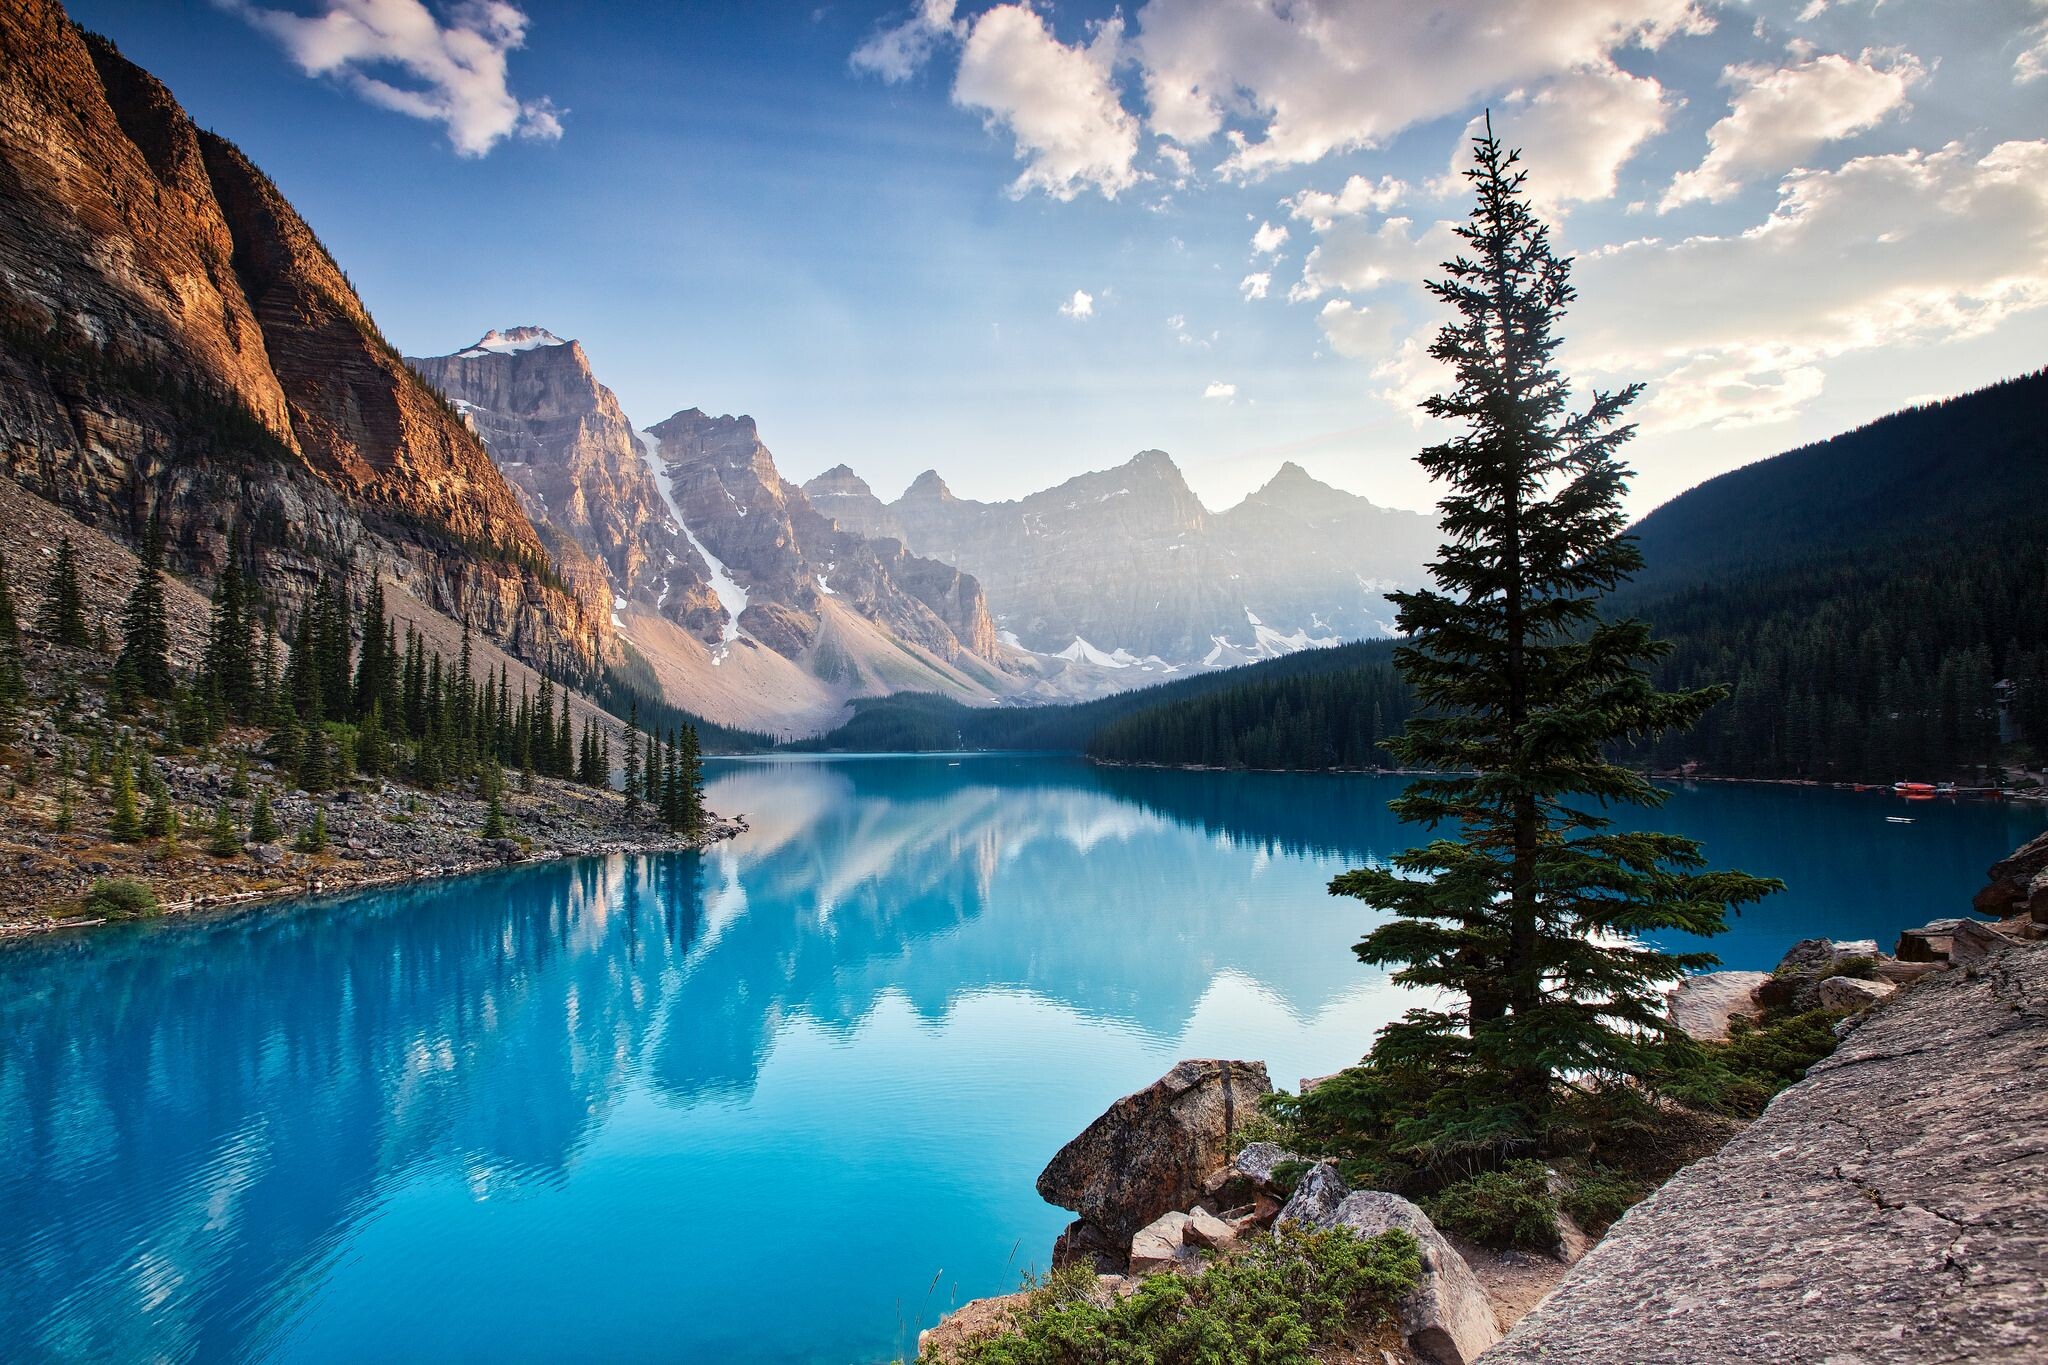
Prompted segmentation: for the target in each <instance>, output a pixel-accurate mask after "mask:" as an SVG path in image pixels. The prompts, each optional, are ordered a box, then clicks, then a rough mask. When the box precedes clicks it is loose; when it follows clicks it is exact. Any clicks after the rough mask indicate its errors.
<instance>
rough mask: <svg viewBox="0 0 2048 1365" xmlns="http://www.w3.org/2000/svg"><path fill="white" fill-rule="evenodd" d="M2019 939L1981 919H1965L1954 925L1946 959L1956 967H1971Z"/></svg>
mask: <svg viewBox="0 0 2048 1365" xmlns="http://www.w3.org/2000/svg"><path fill="white" fill-rule="evenodd" d="M2018 941H2019V940H2017V939H2013V938H2008V937H2006V936H2005V935H2004V934H2002V933H2000V932H1999V931H1998V930H1996V929H1994V928H1992V927H1991V926H1990V925H1988V924H1985V923H1983V922H1982V921H1981V920H1974V919H1966V920H1963V921H1961V922H1959V923H1958V924H1957V925H1956V927H1955V933H1954V934H1953V935H1952V936H1951V937H1950V940H1949V950H1948V960H1949V961H1950V962H1952V963H1954V964H1955V965H1956V966H1958V967H1973V966H1975V965H1977V964H1978V963H1980V962H1982V961H1983V960H1984V959H1985V958H1987V957H1989V956H1991V955H1992V954H1993V953H1995V952H1997V951H1998V950H1999V949H2001V948H2010V947H2011V946H2012V945H2013V944H2015V943H2017V942H2018Z"/></svg>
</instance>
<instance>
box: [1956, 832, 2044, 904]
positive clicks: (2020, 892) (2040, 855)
mask: <svg viewBox="0 0 2048 1365" xmlns="http://www.w3.org/2000/svg"><path fill="white" fill-rule="evenodd" d="M1974 904H1975V905H1976V907H1977V910H1978V911H1979V912H1980V913H1982V914H1986V915H1998V916H2001V917H2003V916H2009V915H2022V914H2023V915H2030V916H2031V917H2032V918H2033V921H2034V923H2036V924H2048V834H2043V835H2041V836H2040V837H2038V838H2036V839H2033V840H2031V841H2030V842H2028V843H2025V844H2022V845H2021V846H2020V847H2019V848H2017V849H2015V850H2013V853H2012V856H2011V857H2009V858H2001V859H2000V860H1999V861H1997V862H1995V863H1993V864H1992V865H1991V881H1990V884H1989V885H1987V886H1986V887H1985V888H1984V889H1983V890H1982V891H1979V892H1978V893H1977V899H1976V901H1975V902H1974Z"/></svg>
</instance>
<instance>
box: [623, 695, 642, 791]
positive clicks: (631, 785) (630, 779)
mask: <svg viewBox="0 0 2048 1365" xmlns="http://www.w3.org/2000/svg"><path fill="white" fill-rule="evenodd" d="M625 750H626V809H627V810H628V811H636V810H638V809H640V702H639V699H638V698H635V699H634V700H633V702H632V703H631V704H630V705H629V706H628V708H627V710H626V740H625Z"/></svg>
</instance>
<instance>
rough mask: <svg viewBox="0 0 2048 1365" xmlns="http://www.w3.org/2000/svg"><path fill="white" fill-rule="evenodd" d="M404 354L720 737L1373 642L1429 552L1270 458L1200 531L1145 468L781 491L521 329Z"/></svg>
mask: <svg viewBox="0 0 2048 1365" xmlns="http://www.w3.org/2000/svg"><path fill="white" fill-rule="evenodd" d="M408 363H409V364H410V365H411V366H412V368H413V369H414V370H416V371H417V372H418V373H419V374H421V375H423V376H424V377H425V378H426V379H427V380H428V381H429V382H431V383H432V384H433V385H435V387H436V388H438V389H439V390H440V392H441V393H442V394H444V395H445V396H446V397H447V399H448V400H449V401H450V403H451V404H453V406H454V408H455V409H456V410H457V411H458V412H460V413H461V414H462V415H463V418H464V420H465V421H466V422H467V423H468V424H469V425H470V427H471V429H472V430H473V431H475V432H476V434H477V435H478V437H479V438H480V439H481V440H482V441H483V443H484V445H485V447H486V448H487V449H488V450H489V451H490V453H491V456H492V458H493V459H494V460H495V461H496V462H497V464H498V466H499V468H500V470H501V471H502V472H503V473H504V475H505V477H506V478H507V480H508V481H509V482H510V483H511V485H512V487H513V488H514V489H516V490H517V492H518V494H519V497H520V499H521V502H522V506H523V509H524V511H525V512H526V514H527V515H528V516H529V517H530V518H531V519H532V521H533V523H534V524H535V526H536V527H538V528H539V531H540V533H541V535H542V537H543V538H544V539H545V540H546V541H547V542H548V543H549V544H550V545H551V546H555V545H567V546H570V547H573V548H574V549H575V550H578V551H580V552H582V553H583V554H584V555H586V556H587V557H588V559H589V560H590V561H591V562H593V563H595V564H598V565H601V566H602V567H603V571H604V573H605V575H606V577H607V582H608V585H609V586H608V589H607V590H608V591H609V592H610V594H611V596H612V601H613V624H614V626H615V627H616V628H617V630H618V631H619V632H620V635H621V637H622V640H623V641H624V643H625V645H626V647H627V648H628V649H630V650H631V651H632V652H633V653H635V654H637V655H638V656H640V657H641V658H643V659H645V660H646V661H647V663H648V664H649V665H650V667H651V668H652V669H653V671H654V673H655V675H656V676H657V677H658V678H659V679H660V681H661V684H662V688H663V691H664V692H665V693H666V694H667V695H668V697H669V698H670V699H671V700H672V701H674V702H676V703H677V704H679V705H682V706H685V707H687V708H688V709H690V710H692V711H694V712H696V713H698V714H700V715H705V716H708V717H710V718H712V719H715V720H718V721H721V722H723V723H727V724H733V725H752V726H756V727H766V728H772V729H775V730H778V731H785V732H800V731H803V730H806V729H816V728H818V727H820V726H822V725H824V724H825V723H826V722H828V721H832V720H836V719H838V718H840V717H842V716H843V715H844V714H845V710H844V708H845V705H846V703H847V702H848V701H850V700H851V699H853V698H856V697H865V696H880V695H886V694H888V693H892V692H906V691H907V692H930V693H936V694H938V695H941V696H945V697H950V698H953V699H955V700H958V701H962V702H966V703H968V704H970V705H981V704H988V703H990V702H995V701H1033V700H1040V701H1043V700H1068V699H1075V698H1086V697H1091V696H1098V695H1102V694H1104V693H1107V692H1112V691H1119V690H1123V689H1125V688H1128V687H1132V686H1142V685H1144V684H1146V683H1150V682H1156V681H1161V680H1164V679H1167V678H1170V677H1173V676H1176V675H1178V674H1180V673H1182V672H1183V671H1184V670H1188V669H1196V670H1200V669H1213V668H1218V667H1229V666H1233V665H1236V664H1241V663H1246V662H1250V661H1253V660H1256V659H1262V658H1274V657H1278V656H1280V655H1283V654H1288V653H1293V652H1296V651H1299V650H1302V649H1310V648H1323V647H1328V646H1333V645H1337V644H1340V643H1342V642H1343V641H1344V640H1345V639H1347V638H1357V637H1374V636H1380V635H1384V634H1385V633H1387V630H1388V629H1389V624H1388V623H1389V622H1390V621H1391V618H1392V612H1391V611H1390V610H1389V609H1388V607H1387V605H1386V601H1385V598H1384V597H1383V596H1382V595H1381V594H1382V592H1383V591H1384V590H1385V589H1386V588H1387V587H1389V586H1391V585H1393V584H1396V583H1408V582H1413V581H1415V579H1416V578H1417V577H1418V576H1419V574H1420V565H1421V563H1422V560H1423V558H1424V557H1425V556H1426V554H1427V551H1428V547H1429V546H1431V545H1433V543H1434V524H1433V523H1432V522H1431V521H1430V520H1429V519H1428V518H1426V517H1422V516H1420V515H1417V514H1415V513H1409V512H1396V511H1387V510H1385V509H1382V508H1378V507H1375V506H1374V505H1373V504H1372V503H1370V502H1368V501H1367V500H1365V499H1364V498H1360V497H1356V496H1354V495H1352V494H1349V493H1343V492H1340V491H1338V490H1337V489H1334V488H1331V487H1329V486H1328V485H1326V484H1322V483H1318V482H1317V481H1316V480H1314V479H1312V478H1310V477H1309V476H1308V475H1307V474H1306V473H1305V472H1303V471H1302V470H1301V469H1300V468H1299V467H1298V466H1296V465H1292V464H1289V465H1286V466H1284V467H1283V468H1282V469H1281V471H1280V473H1279V474H1278V475H1276V476H1275V478H1274V479H1273V480H1272V482H1271V483H1269V484H1268V485H1267V486H1266V487H1265V488H1263V489H1261V490H1259V491H1258V492H1257V493H1255V494H1253V495H1252V496H1251V497H1249V498H1247V499H1245V500H1244V501H1243V502H1242V503H1240V504H1238V505H1237V506H1236V507H1233V508H1231V509H1230V510H1229V511H1227V512H1224V513H1222V514H1220V515H1219V514H1212V513H1210V512H1209V511H1208V510H1207V509H1206V508H1204V507H1203V506H1202V503H1201V501H1200V500H1199V499H1198V498H1197V497H1196V496H1195V495H1194V493H1193V491H1192V490H1190V489H1189V488H1188V486H1187V483H1186V481H1185V480H1184V479H1183V478H1182V477H1181V473H1180V470H1179V469H1178V468H1177V467H1176V466H1175V465H1174V463H1173V461H1172V460H1171V459H1170V458H1169V457H1168V456H1166V455H1165V454H1164V453H1162V452H1159V451H1147V452H1145V453H1143V454H1141V455H1139V456H1137V457H1136V458H1135V459H1133V460H1131V461H1130V462H1129V463H1127V464H1125V465H1123V466H1120V467H1119V468H1116V469H1111V470H1106V471H1102V472H1099V473H1093V474H1084V475H1082V476H1080V477H1078V478H1075V479H1071V480H1068V481H1067V482H1066V483H1064V484H1061V485H1060V486H1059V487H1058V488H1054V489H1050V490H1047V491H1046V492H1043V493H1038V494H1034V495H1033V496H1031V497H1029V498H1025V499H1023V500H1021V501H1019V502H1008V503H979V502H969V501H965V500H963V499H958V498H955V497H953V495H952V494H951V493H950V492H949V491H948V490H947V489H946V487H945V485H944V483H943V482H942V481H941V480H940V479H939V477H938V476H937V475H936V474H926V475H924V476H922V477H921V478H920V479H919V480H918V481H917V483H916V484H914V485H913V486H912V487H911V489H910V490H909V491H908V492H907V493H905V495H904V496H903V497H902V498H900V499H899V500H898V501H897V502H895V503H893V504H884V503H883V502H881V500H880V499H878V498H876V497H875V496H874V494H873V493H872V491H871V490H869V488H868V487H867V485H866V484H865V483H863V482H862V481H861V480H860V479H859V478H858V476H856V475H855V474H853V472H852V471H851V470H849V469H847V468H846V467H845V466H843V465H842V466H839V467H838V468H835V469H833V470H830V471H827V472H826V473H825V474H822V475H819V476H818V477H817V478H814V479H812V480H810V481H809V482H808V483H806V484H805V485H803V486H802V487H801V488H799V487H797V486H796V485H794V484H792V483H791V482H790V481H789V480H787V479H785V478H784V477H783V476H782V474H781V473H780V471H779V469H778V468H777V466H776V463H775V457H774V455H773V453H772V452H771V451H770V450H769V449H768V447H767V446H766V445H765V444H764V443H763V442H762V440H761V435H760V431H759V428H758V427H757V425H756V424H755V422H754V419H753V418H751V417H746V416H739V417H734V416H731V415H726V416H718V417H713V416H711V415H709V414H708V413H706V412H704V411H703V410H701V409H698V408H689V409H686V410H684V411H681V412H677V413H674V414H672V415H671V416H669V417H668V418H666V419H664V420H662V421H660V422H656V423H653V424H651V425H649V426H647V427H644V428H642V427H637V426H635V425H634V423H633V422H632V421H631V419H630V418H629V417H628V416H627V415H626V414H625V413H624V412H623V410H622V409H621V408H620V406H619V403H618V400H617V398H616V396H615V395H614V394H613V393H612V391H611V390H610V389H609V388H607V387H606V386H605V385H604V384H603V383H602V382H601V381H600V380H599V379H598V377H597V375H596V374H595V372H594V371H593V369H592V366H591V362H590V358H589V356H588V355H587V353H586V352H585V351H584V349H583V347H582V345H581V344H580V343H578V342H576V341H573V340H564V339H563V338H561V337H558V336H556V335H555V334H554V333H552V332H550V331H548V330H546V329H545V328H541V327H535V326H520V327H512V328H506V329H503V330H498V329H493V330H491V331H489V332H486V333H485V334H484V336H483V337H482V338H480V339H479V340H478V341H477V342H475V343H474V344H472V345H470V346H466V347H464V348H463V349H461V350H459V351H456V352H453V353H452V354H449V355H443V356H427V357H415V358H412V359H411V360H410V361H409V362H408ZM969 566H972V567H969ZM1098 641H1106V642H1108V643H1107V644H1099V643H1097V642H1098Z"/></svg>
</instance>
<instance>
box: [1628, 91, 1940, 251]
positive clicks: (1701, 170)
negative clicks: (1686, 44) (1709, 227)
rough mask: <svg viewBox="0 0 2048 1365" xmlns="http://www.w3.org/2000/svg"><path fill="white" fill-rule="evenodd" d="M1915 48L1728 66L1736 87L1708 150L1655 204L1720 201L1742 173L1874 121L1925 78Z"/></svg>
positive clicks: (1766, 168)
mask: <svg viewBox="0 0 2048 1365" xmlns="http://www.w3.org/2000/svg"><path fill="white" fill-rule="evenodd" d="M1920 76H1921V69H1920V64H1919V63H1918V62H1917V61H1915V60H1914V59H1913V58H1912V57H1910V56H1898V57H1895V58H1891V59H1888V60H1887V59H1882V58H1878V57H1874V56H1873V55H1872V54H1871V53H1868V52H1866V53H1864V54H1863V55H1862V56H1861V57H1860V58H1858V59H1857V60H1855V61H1850V60H1849V59H1848V58H1847V57H1843V56H1840V55H1837V54H1834V53H1829V54H1828V55H1826V56H1823V57H1815V58H1813V59H1811V60H1809V61H1804V62H1801V63H1799V64H1798V65H1796V66H1787V67H1779V68H1776V69H1773V68H1771V67H1765V66H1731V67H1729V68H1728V69H1727V70H1726V71H1724V72H1723V73H1722V80H1723V82H1724V83H1726V84H1727V85H1729V86H1731V87H1733V89H1734V90H1735V97H1734V99H1733V101H1732V102H1731V103H1730V106H1729V110H1728V116H1727V117H1726V118H1724V119H1722V120H1721V121H1720V122H1719V123H1716V124H1715V125H1714V126H1713V127H1712V128H1710V129H1708V130H1707V155H1706V159H1705V160H1703V161H1702V162H1700V164H1699V166H1698V167H1697V168H1695V169H1693V170H1690V171H1685V172H1683V173H1682V174H1680V175H1679V176H1678V178H1677V179H1675V180H1673V181H1672V182H1671V188H1670V189H1669V190H1667V191H1666V192H1665V194H1664V198H1663V199H1662V201H1660V202H1659V204H1658V205H1657V207H1658V210H1659V211H1660V212H1668V211H1670V210H1671V209H1674V208H1677V207H1678V206H1680V205H1681V204H1689V203H1692V202H1693V201H1695V200H1700V199H1705V200H1708V201H1710V202H1713V203H1719V202H1721V201H1722V200H1724V199H1728V198H1730V197H1732V196H1733V195H1734V194H1735V192H1736V191H1737V190H1739V189H1740V188H1741V187H1742V185H1743V184H1744V182H1745V181H1748V180H1750V179H1752V178H1754V177H1755V176H1757V175H1775V174H1778V173H1781V172H1783V171H1787V170H1791V169H1792V168H1793V167H1795V166H1797V165H1799V163H1800V161H1801V159H1802V158H1804V157H1807V156H1810V155H1811V154H1812V153H1813V152H1815V151H1816V150H1818V149H1819V148H1820V147H1822V146H1824V145H1825V144H1827V143H1829V142H1833V141H1835V140H1836V139H1838V138H1844V137H1848V136H1849V135H1850V134H1852V133H1858V132H1861V131H1863V130H1864V129H1866V128H1870V127H1873V126H1874V125H1876V124H1877V123H1878V122H1879V121H1880V120H1882V119H1883V118H1884V117H1885V115H1887V114H1889V113H1891V112H1892V111H1893V110H1894V109H1898V108H1900V107H1902V106H1903V105H1904V104H1905V103H1906V90H1907V88H1908V87H1909V86H1911V85H1913V84H1914V83H1915V82H1916V81H1918V80H1919V79H1920Z"/></svg>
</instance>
